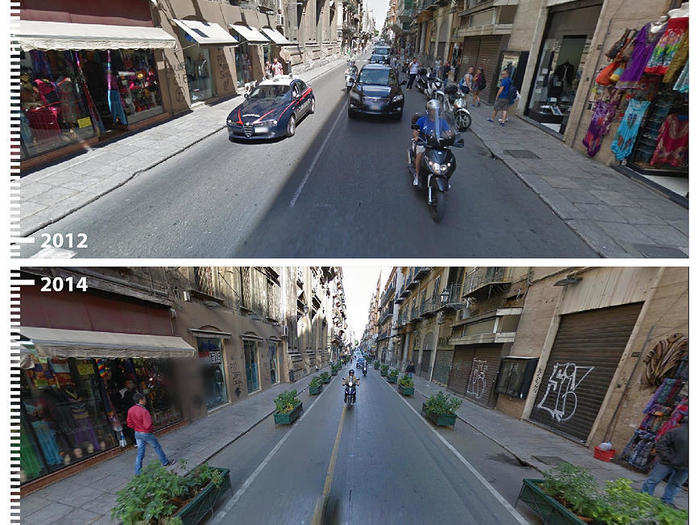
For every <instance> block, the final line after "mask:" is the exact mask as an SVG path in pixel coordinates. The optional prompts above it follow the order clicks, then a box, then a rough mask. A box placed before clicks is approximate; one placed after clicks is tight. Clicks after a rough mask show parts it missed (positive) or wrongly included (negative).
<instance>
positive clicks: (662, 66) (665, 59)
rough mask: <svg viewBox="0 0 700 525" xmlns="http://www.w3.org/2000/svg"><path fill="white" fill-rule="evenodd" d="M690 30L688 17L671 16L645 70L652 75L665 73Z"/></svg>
mask: <svg viewBox="0 0 700 525" xmlns="http://www.w3.org/2000/svg"><path fill="white" fill-rule="evenodd" d="M687 32H688V17H687V16H684V17H677V18H671V20H669V21H668V24H667V25H666V31H665V32H664V34H663V36H662V37H661V38H660V39H659V42H658V43H657V44H656V47H655V48H654V51H653V53H652V54H651V58H649V62H648V63H647V67H646V68H645V70H644V71H645V72H646V73H649V74H650V75H664V74H666V71H667V70H668V66H669V65H670V64H671V60H672V59H673V56H674V55H675V54H676V52H677V51H678V49H679V48H680V46H681V42H682V41H683V36H684V35H685V34H686V33H687Z"/></svg>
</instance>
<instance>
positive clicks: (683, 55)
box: [664, 31, 690, 84]
mask: <svg viewBox="0 0 700 525" xmlns="http://www.w3.org/2000/svg"><path fill="white" fill-rule="evenodd" d="M688 33H689V32H688V31H686V32H685V33H684V34H683V38H682V39H681V42H680V44H679V45H678V49H677V50H676V52H675V53H674V55H673V58H672V59H671V62H670V63H669V65H668V68H667V69H666V73H664V82H665V83H666V84H669V83H671V82H673V80H674V79H675V78H676V75H677V74H678V72H679V71H680V70H681V69H682V68H683V66H684V65H685V64H686V63H687V62H688V53H689V52H690V45H689V40H688Z"/></svg>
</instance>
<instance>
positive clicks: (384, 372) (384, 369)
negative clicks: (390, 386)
mask: <svg viewBox="0 0 700 525" xmlns="http://www.w3.org/2000/svg"><path fill="white" fill-rule="evenodd" d="M388 373H389V365H382V368H381V374H382V377H386V376H387V374H388Z"/></svg>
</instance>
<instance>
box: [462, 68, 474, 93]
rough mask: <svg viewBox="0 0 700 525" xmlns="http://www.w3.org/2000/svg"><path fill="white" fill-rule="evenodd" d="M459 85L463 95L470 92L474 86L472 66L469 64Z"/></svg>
mask: <svg viewBox="0 0 700 525" xmlns="http://www.w3.org/2000/svg"><path fill="white" fill-rule="evenodd" d="M459 87H460V88H461V90H462V92H463V93H464V94H465V95H468V94H469V93H471V92H472V90H473V88H474V66H469V67H468V68H467V72H466V73H465V74H464V76H463V77H462V80H461V81H460V83H459Z"/></svg>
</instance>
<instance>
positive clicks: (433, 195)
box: [408, 91, 464, 222]
mask: <svg viewBox="0 0 700 525" xmlns="http://www.w3.org/2000/svg"><path fill="white" fill-rule="evenodd" d="M435 95H436V100H437V101H438V103H439V104H438V110H437V115H436V116H435V123H434V125H433V126H432V127H431V128H430V132H429V133H428V134H425V133H423V132H422V131H420V127H419V126H418V125H417V124H416V122H417V121H418V119H419V118H420V117H421V116H422V115H421V114H419V113H416V114H415V115H413V119H412V121H411V129H412V130H418V131H420V133H419V135H418V138H417V139H413V138H412V139H411V142H410V145H409V148H408V172H409V174H410V181H411V185H413V168H414V167H415V160H416V155H417V153H418V152H417V147H422V148H424V153H423V160H422V161H421V164H420V166H419V168H418V186H413V187H414V188H415V189H416V190H418V191H424V192H425V198H426V203H427V204H428V207H429V208H430V216H431V218H432V219H433V221H435V222H440V221H442V219H443V217H444V216H445V208H446V198H447V192H448V190H449V189H450V187H451V185H450V177H451V176H452V174H453V173H454V172H455V169H456V168H457V159H455V156H454V154H453V153H452V151H451V150H450V148H451V147H454V148H463V147H464V139H462V138H457V135H456V133H455V129H456V128H457V125H456V124H455V120H454V114H453V112H452V107H451V105H450V103H449V101H448V99H447V96H446V95H445V93H444V92H443V91H437V92H436V94H435ZM426 118H430V116H428V115H427V114H426Z"/></svg>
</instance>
